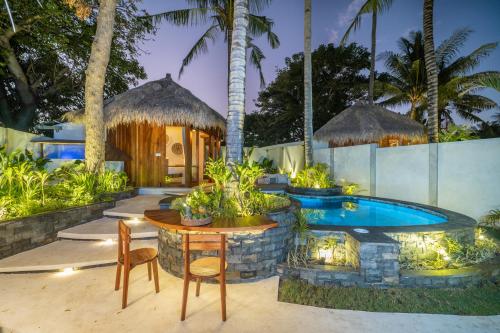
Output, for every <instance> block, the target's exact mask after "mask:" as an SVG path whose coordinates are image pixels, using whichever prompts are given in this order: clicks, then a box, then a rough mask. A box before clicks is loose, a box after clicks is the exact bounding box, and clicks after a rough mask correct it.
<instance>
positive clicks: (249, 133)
mask: <svg viewBox="0 0 500 333" xmlns="http://www.w3.org/2000/svg"><path fill="white" fill-rule="evenodd" d="M369 66H370V61H369V53H368V51H367V50H366V48H364V47H361V46H358V45H356V44H350V45H348V46H346V47H335V46H334V45H333V44H328V45H320V46H319V47H318V48H317V49H316V50H315V51H314V52H313V53H312V86H313V91H314V95H313V105H315V107H314V115H313V128H314V130H317V129H319V128H320V127H321V126H323V125H324V124H325V123H326V122H327V121H329V120H330V119H331V118H332V117H333V116H335V115H337V114H338V113H340V112H341V111H343V110H344V109H345V108H347V107H348V106H349V105H350V104H352V103H353V102H354V101H356V100H357V99H359V98H362V97H364V96H365V94H366V86H367V83H368V78H367V76H366V75H365V74H364V72H365V71H366V70H367V69H368V68H369ZM303 69H304V56H303V54H302V53H296V54H294V55H292V57H290V58H286V59H285V67H284V68H282V69H279V70H278V72H277V76H276V79H275V80H274V81H273V82H272V83H270V84H269V85H268V86H267V87H266V89H265V90H262V91H261V92H260V93H259V97H258V99H257V102H256V106H257V107H258V108H259V109H260V110H259V111H257V112H254V113H251V114H249V115H247V116H246V118H245V144H246V145H247V146H249V145H256V146H262V145H269V144H278V143H284V142H291V141H300V140H302V139H303V138H304V81H303Z"/></svg>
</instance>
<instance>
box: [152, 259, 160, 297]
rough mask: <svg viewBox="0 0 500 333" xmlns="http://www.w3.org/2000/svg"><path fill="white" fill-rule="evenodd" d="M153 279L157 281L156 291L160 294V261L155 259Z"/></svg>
mask: <svg viewBox="0 0 500 333" xmlns="http://www.w3.org/2000/svg"><path fill="white" fill-rule="evenodd" d="M153 277H154V279H155V290H156V292H157V293H159V292H160V281H159V279H158V259H157V258H154V259H153Z"/></svg>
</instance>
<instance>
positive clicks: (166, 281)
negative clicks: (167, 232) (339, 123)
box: [0, 267, 500, 333]
mask: <svg viewBox="0 0 500 333" xmlns="http://www.w3.org/2000/svg"><path fill="white" fill-rule="evenodd" d="M114 277H115V269H114V267H102V268H94V269H89V270H82V271H77V272H74V273H72V274H69V275H65V274H64V273H39V274H23V275H19V274H0V295H1V302H0V332H2V333H6V332H16V333H21V332H22V333H31V332H50V333H53V332H101V333H105V332H110V333H113V332H148V333H149V332H259V333H267V332H300V333H304V332H343V333H345V332H362V333H368V332H383V333H391V332H397V333H400V332H405V333H409V332H425V333H428V332H443V333H453V332H467V333H473V332H478V333H479V332H481V333H482V332H499V328H500V316H491V317H461V316H448V315H424V314H398V313H370V312H357V311H345V310H328V309H321V308H315V307H308V306H301V305H295V304H287V303H279V302H277V301H276V295H277V286H278V279H277V278H271V279H267V280H264V281H260V282H256V283H250V284H238V285H229V286H228V290H227V292H228V319H227V321H226V322H225V323H223V322H222V321H221V320H220V303H219V289H218V285H207V284H203V285H202V289H201V295H200V297H199V298H196V297H195V296H194V283H192V284H191V289H190V295H189V300H188V311H187V319H186V321H185V322H180V321H179V317H180V306H181V290H182V280H181V279H178V278H175V277H172V276H170V275H168V274H167V273H164V272H163V271H161V270H160V293H159V294H155V293H154V286H153V283H152V282H148V281H147V270H146V267H138V268H136V269H134V270H132V275H131V284H130V289H129V306H128V308H126V309H125V310H122V309H121V303H120V297H121V291H119V292H115V291H114V290H113V284H114Z"/></svg>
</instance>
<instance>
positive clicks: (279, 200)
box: [172, 158, 290, 218]
mask: <svg viewBox="0 0 500 333" xmlns="http://www.w3.org/2000/svg"><path fill="white" fill-rule="evenodd" d="M233 170H234V173H235V176H236V178H237V179H238V183H237V184H236V191H235V192H234V195H233V196H230V197H229V196H227V195H226V194H225V192H224V189H225V188H226V187H227V186H229V182H230V180H231V170H230V169H229V168H228V167H227V166H226V165H225V163H224V160H222V159H218V160H209V161H208V162H207V164H206V169H205V174H206V175H207V176H208V177H209V178H210V179H211V180H212V181H213V186H212V187H211V190H210V191H209V192H205V191H204V190H203V189H197V190H195V191H193V192H191V193H190V194H188V195H187V197H186V198H185V199H183V198H179V199H176V200H174V201H173V203H172V208H173V209H176V210H179V211H181V213H182V214H191V215H192V216H198V217H199V218H203V217H206V216H214V217H236V216H250V215H259V214H264V213H266V212H269V211H272V210H275V209H279V208H283V207H286V206H288V205H290V200H289V199H288V198H287V197H284V196H277V195H270V194H265V193H262V192H261V191H260V190H259V189H257V187H256V186H255V182H256V180H257V178H259V177H261V176H262V175H263V169H262V168H261V167H260V166H259V165H258V164H255V163H252V162H250V160H249V159H248V158H245V160H244V161H243V162H242V163H241V164H236V165H235V166H234V168H233Z"/></svg>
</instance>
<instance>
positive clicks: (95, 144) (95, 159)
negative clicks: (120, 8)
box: [85, 0, 117, 172]
mask: <svg viewBox="0 0 500 333" xmlns="http://www.w3.org/2000/svg"><path fill="white" fill-rule="evenodd" d="M116 3H117V0H100V1H99V14H98V16H97V29H96V33H95V37H94V41H93V42H92V48H91V51H90V59H89V64H88V67H87V71H86V76H85V164H86V167H87V169H88V170H90V171H92V172H102V171H104V158H105V157H104V151H105V133H106V129H105V126H104V114H103V99H104V83H105V77H106V68H107V67H108V62H109V55H110V53H111V41H112V39H113V27H114V24H115V10H116Z"/></svg>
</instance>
